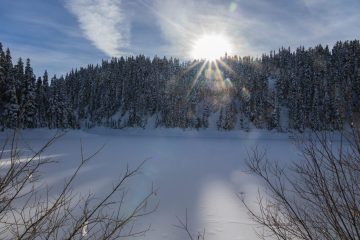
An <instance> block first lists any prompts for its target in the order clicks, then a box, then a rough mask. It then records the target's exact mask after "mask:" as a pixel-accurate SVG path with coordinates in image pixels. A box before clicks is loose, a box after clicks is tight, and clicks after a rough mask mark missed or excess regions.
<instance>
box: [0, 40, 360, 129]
mask: <svg viewBox="0 0 360 240" xmlns="http://www.w3.org/2000/svg"><path fill="white" fill-rule="evenodd" d="M359 60H360V44H359V41H357V40H355V41H346V42H338V43H336V44H335V46H334V47H333V48H332V50H330V49H329V48H328V47H327V46H326V47H323V46H321V45H319V46H316V47H315V48H309V49H305V48H304V47H299V48H297V49H296V50H295V51H291V50H290V49H284V48H282V49H280V50H279V51H276V52H271V53H270V54H264V55H263V56H262V57H261V58H256V59H254V58H251V57H244V58H240V57H238V56H225V57H224V58H223V59H221V60H218V61H216V62H212V63H210V62H206V61H193V62H180V61H179V60H178V59H173V58H170V59H167V58H158V57H155V58H153V59H150V58H147V57H145V56H142V55H140V56H136V57H127V58H123V57H121V58H113V59H111V60H110V61H103V62H102V63H101V65H96V66H94V65H89V66H88V67H86V68H80V69H76V70H72V71H71V72H70V73H68V74H67V75H66V76H61V77H56V76H54V77H53V78H51V80H49V77H48V74H47V72H45V74H44V76H42V77H39V78H37V79H36V77H35V75H34V73H33V70H32V68H31V65H30V60H29V59H28V60H27V61H26V63H25V64H24V63H23V61H22V59H19V60H18V61H17V63H16V64H15V65H14V64H13V62H12V59H11V54H10V51H9V49H7V50H6V51H3V49H2V46H1V44H0V90H1V96H0V112H1V115H0V124H1V126H3V128H17V127H19V128H38V127H48V128H79V127H87V128H90V127H94V126H106V127H110V128H126V127H143V128H144V127H146V126H150V125H153V126H155V127H166V128H175V127H179V128H196V129H200V128H208V127H209V126H210V124H212V123H213V124H215V126H216V127H217V128H218V129H219V130H232V129H250V128H252V127H256V128H267V129H276V130H279V131H286V130H289V129H291V130H299V131H303V130H305V129H306V128H308V129H312V130H336V129H342V128H344V127H345V126H346V125H351V124H353V123H354V122H358V121H359V120H358V119H359V118H358V115H359V111H360V65H359V64H360V62H359Z"/></svg>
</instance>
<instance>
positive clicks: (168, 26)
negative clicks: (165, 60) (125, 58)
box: [152, 0, 360, 57]
mask: <svg viewBox="0 0 360 240" xmlns="http://www.w3.org/2000/svg"><path fill="white" fill-rule="evenodd" d="M342 1H344V0H294V1H286V0H272V1H268V0H256V1H248V0H231V1H230V0H229V1H216V0H167V1H163V0H153V2H154V4H153V5H152V6H154V7H153V12H155V14H156V16H157V23H158V25H159V27H160V29H161V33H162V35H163V37H164V39H166V40H167V42H168V45H167V46H166V47H165V52H166V54H167V55H175V56H179V57H187V56H189V54H188V52H189V50H190V48H191V44H192V42H193V41H196V38H198V37H201V34H203V33H210V34H212V33H220V34H224V35H227V36H228V37H230V38H231V40H232V42H233V45H234V50H235V54H238V55H241V56H244V55H252V56H261V54H262V53H267V52H269V51H270V50H277V49H278V48H280V47H281V46H284V47H288V46H291V47H292V49H294V48H295V47H298V46H300V45H305V46H307V47H308V46H314V45H317V44H319V43H321V44H330V45H331V44H333V43H334V42H335V41H337V40H348V39H350V40H351V39H353V38H355V37H357V36H358V32H359V29H360V25H359V24H356V22H358V21H359V20H360V15H359V14H358V13H357V10H358V8H357V7H355V6H359V5H360V4H359V2H358V1H357V0H346V2H347V4H344V3H343V2H342Z"/></svg>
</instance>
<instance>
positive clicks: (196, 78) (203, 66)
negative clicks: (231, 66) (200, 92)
mask: <svg viewBox="0 0 360 240" xmlns="http://www.w3.org/2000/svg"><path fill="white" fill-rule="evenodd" d="M207 63H208V62H207V61H204V62H203V64H202V65H201V67H200V69H199V71H198V72H197V73H196V76H195V78H194V80H193V81H192V83H191V87H190V89H189V92H188V94H187V97H189V95H190V93H191V91H192V89H193V88H194V86H195V84H196V83H197V81H198V80H199V78H200V77H201V75H202V74H203V72H204V69H205V67H206V64H207Z"/></svg>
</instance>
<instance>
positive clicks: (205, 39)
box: [191, 34, 232, 61]
mask: <svg viewBox="0 0 360 240" xmlns="http://www.w3.org/2000/svg"><path fill="white" fill-rule="evenodd" d="M231 51H232V46H231V43H230V41H229V39H228V38H227V37H225V36H223V35H216V34H211V35H204V36H202V37H201V38H199V39H198V40H196V41H195V43H194V45H193V47H192V51H191V57H192V58H194V59H206V60H208V61H215V60H217V59H220V58H221V57H223V56H225V53H230V52H231Z"/></svg>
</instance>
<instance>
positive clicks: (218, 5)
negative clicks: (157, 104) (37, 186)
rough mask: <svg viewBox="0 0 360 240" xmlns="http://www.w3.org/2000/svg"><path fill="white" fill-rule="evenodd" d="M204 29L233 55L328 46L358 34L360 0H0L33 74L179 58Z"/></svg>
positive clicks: (2, 18) (2, 25)
mask: <svg viewBox="0 0 360 240" xmlns="http://www.w3.org/2000/svg"><path fill="white" fill-rule="evenodd" d="M204 34H222V35H224V36H227V37H228V38H229V40H230V41H231V43H232V44H233V46H234V47H233V49H234V52H233V54H238V55H241V56H244V55H253V56H258V55H261V53H263V52H266V53H267V52H269V51H270V50H274V49H278V48H279V47H281V46H285V47H287V46H291V47H296V46H299V45H305V46H314V45H316V44H319V43H321V44H329V45H332V44H333V43H334V42H336V41H337V40H352V39H355V38H359V37H360V36H359V35H360V0H218V1H216V0H0V42H2V43H3V45H4V46H5V47H9V48H10V49H11V51H12V55H13V57H14V59H15V60H16V59H17V58H18V57H20V56H21V57H23V58H27V57H29V58H31V60H32V64H33V67H34V69H35V72H36V74H40V73H41V74H42V72H43V71H44V70H45V69H47V70H48V71H49V73H50V74H63V73H66V72H68V71H69V70H71V69H72V68H75V67H80V66H85V65H87V64H89V63H93V64H96V63H99V62H101V59H108V58H110V57H112V56H121V55H130V54H145V55H147V56H151V57H152V56H154V55H158V56H164V55H166V56H175V57H179V58H181V59H187V58H189V56H190V54H189V52H190V50H191V46H192V45H193V43H194V41H196V39H197V38H199V37H200V36H201V35H204Z"/></svg>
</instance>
